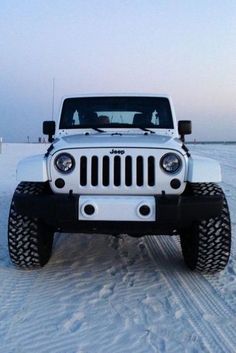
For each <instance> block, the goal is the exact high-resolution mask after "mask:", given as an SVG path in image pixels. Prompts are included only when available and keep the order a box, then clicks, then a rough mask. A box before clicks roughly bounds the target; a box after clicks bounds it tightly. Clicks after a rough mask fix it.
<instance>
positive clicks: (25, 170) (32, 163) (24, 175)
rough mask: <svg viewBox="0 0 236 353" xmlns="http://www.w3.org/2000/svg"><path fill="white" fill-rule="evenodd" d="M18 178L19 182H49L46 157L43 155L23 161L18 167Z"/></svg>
mask: <svg viewBox="0 0 236 353" xmlns="http://www.w3.org/2000/svg"><path fill="white" fill-rule="evenodd" d="M16 177H17V180H18V181H36V182H45V181H48V173H47V159H46V157H45V156H44V155H43V154H42V155H36V156H32V157H27V158H25V159H23V160H22V161H20V162H19V163H18V165H17V171H16Z"/></svg>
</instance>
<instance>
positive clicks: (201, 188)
mask: <svg viewBox="0 0 236 353" xmlns="http://www.w3.org/2000/svg"><path fill="white" fill-rule="evenodd" d="M190 189H191V192H192V194H193V195H201V196H202V195H222V196H223V208H222V212H221V214H220V215H219V216H218V217H215V218H210V219H209V220H204V221H201V222H199V223H198V224H195V225H194V226H193V227H192V228H191V229H190V230H188V231H184V232H182V234H180V239H181V246H182V252H183V256H184V260H185V263H186V264H187V266H188V267H190V268H191V269H192V270H197V271H199V272H205V273H215V272H218V271H221V270H223V269H224V268H225V267H226V265H227V263H228V260H229V256H230V248H231V223H230V214H229V209H228V204H227V201H226V198H225V195H224V192H223V190H222V189H221V188H220V187H219V186H218V185H216V184H214V183H194V184H191V185H190Z"/></svg>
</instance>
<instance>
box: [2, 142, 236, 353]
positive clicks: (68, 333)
mask: <svg viewBox="0 0 236 353" xmlns="http://www.w3.org/2000/svg"><path fill="white" fill-rule="evenodd" d="M45 149H46V146H45V145H37V144H35V145H33V144H32V145H29V144H25V145H24V144H4V145H3V151H2V154H0V170H1V172H0V283H1V289H0V308H1V309H0V352H1V353H2V352H4V353H13V352H14V353H28V352H29V353H32V352H34V353H100V352H101V353H129V352H132V353H134V352H136V353H139V352H140V353H141V352H142V353H152V352H153V353H154V352H156V353H157V352H160V353H164V352H168V353H175V352H176V353H184V352H189V353H198V352H204V353H207V352H211V353H221V352H225V353H233V352H236V331H235V327H236V316H235V314H236V252H235V241H233V249H232V255H231V259H230V262H229V265H228V267H227V268H226V270H225V271H224V272H222V273H220V274H217V275H201V274H198V273H192V272H190V271H188V269H187V268H186V267H185V266H184V264H183V260H182V255H181V252H180V247H179V242H178V239H177V238H170V237H164V236H163V237H158V238H155V237H146V238H142V239H133V238H129V237H126V236H122V237H121V238H120V239H115V238H112V237H110V236H107V235H104V236H103V235H97V236H96V235H93V236H92V235H83V234H80V235H67V234H56V236H55V244H54V251H53V255H52V258H51V260H50V262H49V263H48V265H46V267H44V268H43V269H42V270H37V271H29V270H27V271H24V270H19V269H16V268H15V267H14V266H13V265H12V264H11V263H10V260H9V257H8V251H7V218H8V210H9V205H10V201H11V197H12V193H13V191H14V189H15V187H16V180H15V168H16V164H17V162H18V160H19V159H21V158H22V157H25V156H27V155H30V154H33V153H35V154H36V153H40V152H43V151H45ZM190 149H191V151H194V152H197V153H200V154H202V155H204V156H207V157H213V158H216V159H218V160H219V161H220V162H221V165H222V169H223V183H222V187H223V189H224V191H225V193H226V195H227V199H228V202H229V206H230V210H231V218H232V224H233V236H234V238H235V235H236V234H235V233H236V226H235V225H236V158H235V156H236V145H193V146H190Z"/></svg>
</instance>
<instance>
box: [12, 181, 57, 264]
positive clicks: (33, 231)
mask: <svg viewBox="0 0 236 353" xmlns="http://www.w3.org/2000/svg"><path fill="white" fill-rule="evenodd" d="M46 189H47V186H46V184H45V183H36V182H21V183H20V184H19V185H18V186H17V188H16V190H15V193H14V195H13V198H12V203H11V206H10V212H9V219H8V249H9V255H10V258H11V261H12V262H13V264H15V265H16V266H18V267H21V268H28V269H37V268H40V267H42V266H44V265H45V264H46V263H47V262H48V260H49V258H50V256H51V250H52V242H53V231H52V230H51V229H49V227H47V226H46V225H45V224H43V222H42V221H41V220H39V219H38V218H30V217H28V216H25V215H22V214H19V213H18V212H17V211H16V209H15V202H14V197H15V195H17V194H29V195H40V194H43V193H45V192H46Z"/></svg>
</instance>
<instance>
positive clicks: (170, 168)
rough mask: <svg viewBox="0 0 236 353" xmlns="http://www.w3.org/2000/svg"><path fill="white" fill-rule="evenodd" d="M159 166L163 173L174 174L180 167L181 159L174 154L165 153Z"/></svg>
mask: <svg viewBox="0 0 236 353" xmlns="http://www.w3.org/2000/svg"><path fill="white" fill-rule="evenodd" d="M160 165H161V167H162V169H164V171H165V172H167V173H176V172H177V171H178V170H179V169H180V167H181V159H180V158H179V156H178V155H177V154H175V153H167V154H165V155H164V156H163V157H162V159H161V162H160Z"/></svg>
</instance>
